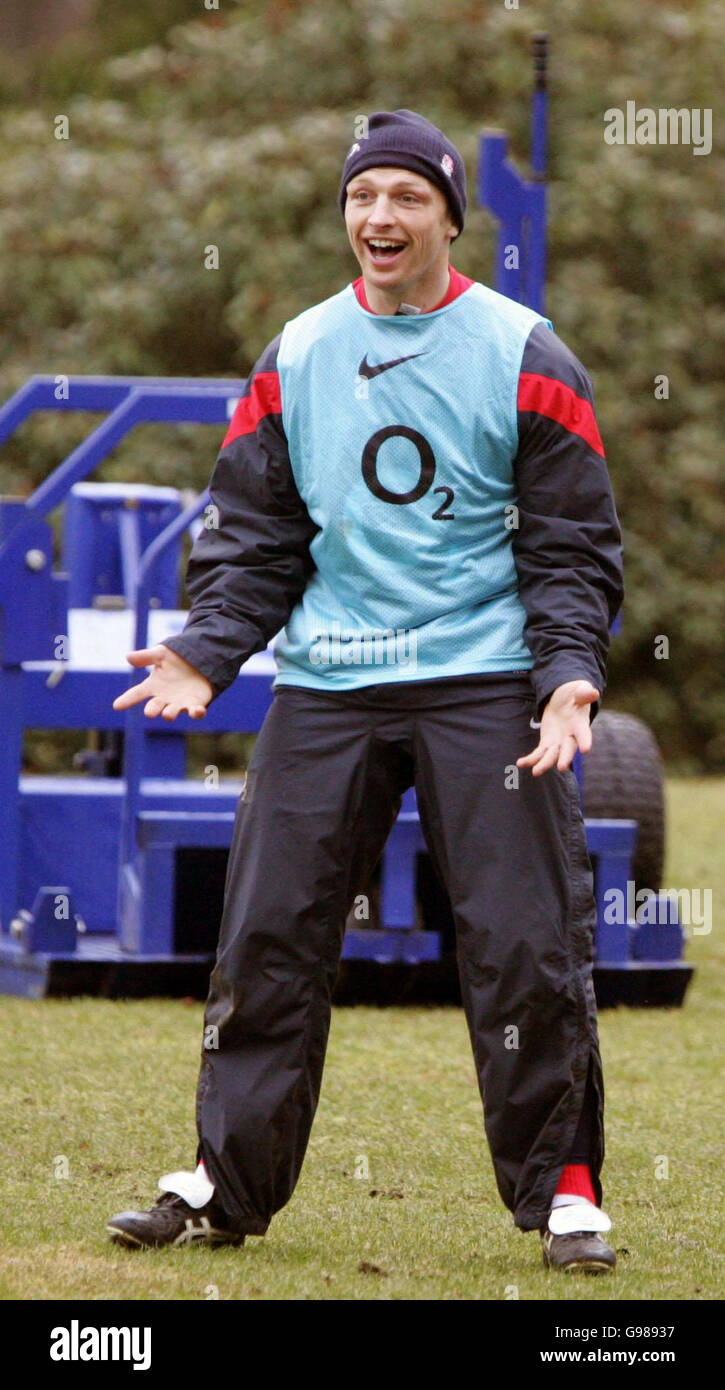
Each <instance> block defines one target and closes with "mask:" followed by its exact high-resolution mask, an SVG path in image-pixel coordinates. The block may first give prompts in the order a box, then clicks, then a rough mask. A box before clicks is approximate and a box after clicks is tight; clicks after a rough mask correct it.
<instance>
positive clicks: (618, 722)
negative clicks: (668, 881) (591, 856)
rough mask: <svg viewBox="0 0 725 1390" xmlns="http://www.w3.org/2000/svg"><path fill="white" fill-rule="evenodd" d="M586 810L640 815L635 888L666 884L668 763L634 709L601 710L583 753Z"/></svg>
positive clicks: (589, 813)
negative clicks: (587, 750) (631, 711)
mask: <svg viewBox="0 0 725 1390" xmlns="http://www.w3.org/2000/svg"><path fill="white" fill-rule="evenodd" d="M582 764H583V773H584V789H583V795H582V804H583V807H584V814H585V816H591V817H592V818H610V819H614V820H618V819H626V820H636V821H637V824H638V827H639V830H638V834H637V849H636V851H635V856H634V865H633V878H634V882H635V892H637V891H639V889H640V888H650V889H651V890H652V892H653V893H657V892H659V890H660V888H661V887H662V870H663V866H664V858H665V798H664V765H663V762H662V758H661V755H660V751H659V748H658V747H657V744H656V742H655V739H654V735H653V734H652V732H651V730H650V729H648V727H647V725H646V724H644V723H643V722H642V720H641V719H636V718H635V717H634V715H632V714H616V713H614V712H611V711H609V710H603V711H602V712H601V713H600V714H598V715H597V717H596V719H595V720H594V723H593V724H592V747H591V752H590V753H588V754H587V755H586V757H584V758H582Z"/></svg>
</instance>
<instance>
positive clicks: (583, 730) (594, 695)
mask: <svg viewBox="0 0 725 1390" xmlns="http://www.w3.org/2000/svg"><path fill="white" fill-rule="evenodd" d="M598 699H600V692H599V691H598V690H596V689H595V687H594V686H593V685H591V684H590V682H589V681H566V682H565V684H564V685H558V686H557V688H556V690H555V691H554V693H553V695H552V696H551V698H550V700H549V702H548V704H547V705H546V708H545V709H544V712H543V714H542V716H541V730H540V733H539V742H538V745H537V747H536V748H535V749H534V750H533V752H532V753H527V754H526V756H525V757H523V758H517V759H516V766H517V767H530V768H531V771H532V773H533V775H534V777H540V776H541V774H542V772H547V771H548V770H549V768H550V767H553V766H554V764H555V763H556V766H557V769H558V771H559V772H565V771H566V769H567V768H568V767H569V766H570V764H571V760H572V758H573V757H574V754H575V753H576V751H577V748H578V749H579V751H580V752H581V753H588V752H589V750H590V748H591V746H592V731H591V727H590V720H589V713H590V711H589V706H590V705H591V704H593V703H594V701H595V700H598Z"/></svg>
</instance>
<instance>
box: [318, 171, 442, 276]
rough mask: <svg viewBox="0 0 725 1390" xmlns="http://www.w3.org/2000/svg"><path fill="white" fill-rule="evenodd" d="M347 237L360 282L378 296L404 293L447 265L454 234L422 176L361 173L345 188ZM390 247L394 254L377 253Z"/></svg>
mask: <svg viewBox="0 0 725 1390" xmlns="http://www.w3.org/2000/svg"><path fill="white" fill-rule="evenodd" d="M345 225H346V227H347V234H348V237H349V238H350V245H351V246H352V249H353V251H354V252H355V255H356V256H357V259H358V261H359V262H360V268H361V270H362V272H363V275H364V276H365V279H366V280H368V281H370V283H371V284H373V285H375V286H376V287H377V288H379V289H380V290H383V291H388V292H390V293H396V292H398V291H401V292H405V291H409V290H410V288H411V287H413V286H416V285H418V284H419V283H420V282H421V281H422V280H423V279H424V277H426V276H429V275H430V274H433V275H435V274H436V273H438V272H439V271H440V269H441V267H445V266H447V265H448V256H449V251H450V244H451V240H452V238H453V237H454V236H456V234H457V232H458V228H457V226H456V224H455V222H453V221H452V219H451V213H450V209H449V207H448V203H447V202H446V199H445V198H444V196H443V194H442V193H441V191H440V189H439V188H437V187H436V185H435V184H434V183H431V182H430V180H429V179H426V178H424V177H423V175H422V174H415V173H413V171H412V170H408V169H396V168H387V167H385V168H379V169H377V168H376V169H365V170H364V172H363V173H362V174H356V175H355V178H353V179H351V180H350V182H349V184H348V185H347V200H346V203H345ZM380 241H382V242H392V243H393V244H394V248H395V249H393V250H390V249H389V250H385V249H383V248H382V247H378V246H377V245H376V243H378V242H380Z"/></svg>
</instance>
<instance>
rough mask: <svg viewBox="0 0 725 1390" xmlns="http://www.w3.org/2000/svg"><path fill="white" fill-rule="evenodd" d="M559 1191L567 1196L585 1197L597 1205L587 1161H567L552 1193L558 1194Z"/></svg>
mask: <svg viewBox="0 0 725 1390" xmlns="http://www.w3.org/2000/svg"><path fill="white" fill-rule="evenodd" d="M561 1192H565V1193H566V1195H567V1196H568V1197H586V1198H587V1199H588V1201H590V1202H593V1203H594V1206H596V1205H597V1199H596V1196H595V1193H594V1187H593V1186H592V1175H591V1173H590V1171H589V1164H588V1163H567V1165H566V1167H565V1169H564V1171H563V1173H562V1175H561V1177H560V1178H559V1185H558V1187H557V1189H556V1193H555V1194H554V1195H555V1196H558V1195H559V1193H561Z"/></svg>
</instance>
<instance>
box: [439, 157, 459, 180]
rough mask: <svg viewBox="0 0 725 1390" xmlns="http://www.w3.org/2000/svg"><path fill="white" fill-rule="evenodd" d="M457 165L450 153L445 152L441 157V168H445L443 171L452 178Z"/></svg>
mask: <svg viewBox="0 0 725 1390" xmlns="http://www.w3.org/2000/svg"><path fill="white" fill-rule="evenodd" d="M455 167H456V166H455V164H454V163H453V160H452V159H451V156H450V155H449V154H444V155H443V158H442V159H441V169H442V170H443V173H444V174H447V175H448V177H449V178H450V177H451V175H452V173H453V170H454V169H455Z"/></svg>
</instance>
